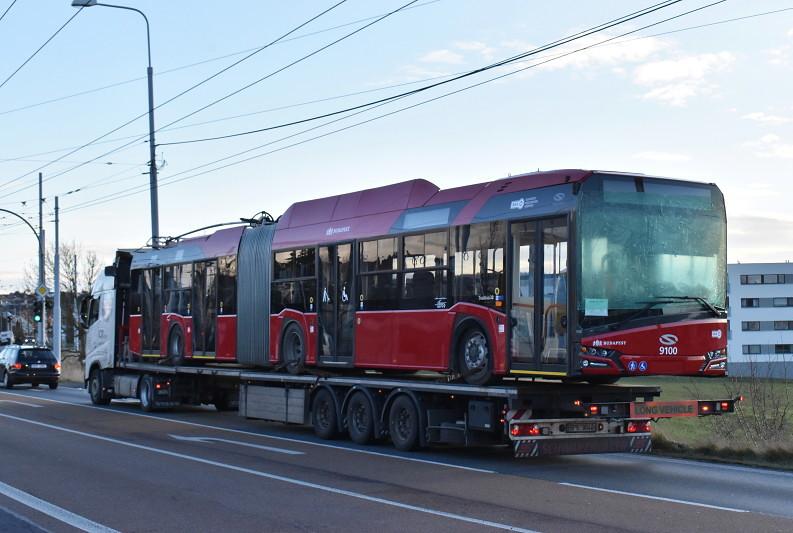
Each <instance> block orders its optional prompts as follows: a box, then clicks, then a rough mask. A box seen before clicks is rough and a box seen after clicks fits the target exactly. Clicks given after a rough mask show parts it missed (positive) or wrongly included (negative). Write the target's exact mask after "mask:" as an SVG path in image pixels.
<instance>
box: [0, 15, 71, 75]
mask: <svg viewBox="0 0 793 533" xmlns="http://www.w3.org/2000/svg"><path fill="white" fill-rule="evenodd" d="M83 9H84V8H82V7H81V8H80V9H78V10H77V12H76V13H74V14H73V15H72V16H71V17H69V19H68V20H67V21H66V22H64V23H63V24H62V25H61V27H60V28H58V29H57V30H55V33H53V34H52V35H50V37H49V38H48V39H47V40H46V41H44V43H43V44H42V45H41V46H39V47H38V48H37V49H36V51H35V52H33V53H32V54H31V55H30V56H29V57H28V58H27V59H26V60H25V61H23V62H22V64H21V65H19V66H18V67H17V69H16V70H15V71H14V72H12V73H11V74H10V75H9V76H8V77H7V78H6V79H5V80H3V83H0V89H2V88H3V87H5V84H6V83H8V82H9V81H11V78H13V77H14V76H16V75H17V72H19V71H20V70H22V68H23V67H24V66H25V65H27V64H28V63H30V61H31V60H32V59H33V58H34V57H36V56H37V55H38V53H39V52H41V51H42V50H43V49H44V47H45V46H47V45H48V44H49V43H50V41H52V40H53V39H54V38H55V37H56V36H57V35H58V34H59V33H60V32H61V30H62V29H63V28H65V27H66V26H68V25H69V23H70V22H71V21H73V20H74V18H75V17H76V16H77V15H79V14H80V13H81V12H82V11H83Z"/></svg>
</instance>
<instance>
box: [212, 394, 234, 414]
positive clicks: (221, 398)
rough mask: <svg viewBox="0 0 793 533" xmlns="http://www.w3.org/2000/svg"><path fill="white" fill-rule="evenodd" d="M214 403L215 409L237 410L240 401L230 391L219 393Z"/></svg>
mask: <svg viewBox="0 0 793 533" xmlns="http://www.w3.org/2000/svg"><path fill="white" fill-rule="evenodd" d="M212 405H214V406H215V409H217V410H218V411H236V410H237V409H239V402H238V401H236V400H235V399H234V397H233V395H232V394H230V393H228V392H223V393H220V394H218V396H217V398H216V399H215V400H214V401H213V402H212Z"/></svg>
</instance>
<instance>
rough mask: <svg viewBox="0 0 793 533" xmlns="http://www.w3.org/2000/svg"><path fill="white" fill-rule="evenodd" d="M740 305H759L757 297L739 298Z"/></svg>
mask: <svg viewBox="0 0 793 533" xmlns="http://www.w3.org/2000/svg"><path fill="white" fill-rule="evenodd" d="M741 307H760V299H759V298H741Z"/></svg>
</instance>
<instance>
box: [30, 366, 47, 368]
mask: <svg viewBox="0 0 793 533" xmlns="http://www.w3.org/2000/svg"><path fill="white" fill-rule="evenodd" d="M30 368H47V365H30Z"/></svg>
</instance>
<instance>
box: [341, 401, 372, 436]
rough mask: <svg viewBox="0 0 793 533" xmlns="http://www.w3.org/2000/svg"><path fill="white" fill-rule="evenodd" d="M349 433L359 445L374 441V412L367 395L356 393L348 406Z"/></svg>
mask: <svg viewBox="0 0 793 533" xmlns="http://www.w3.org/2000/svg"><path fill="white" fill-rule="evenodd" d="M347 432H348V433H349V434H350V439H352V441H353V442H356V443H358V444H369V443H370V442H372V441H373V440H374V412H373V409H372V403H371V402H370V401H369V398H367V397H366V394H364V393H363V392H356V393H355V394H353V395H352V398H350V402H349V403H348V404H347Z"/></svg>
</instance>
